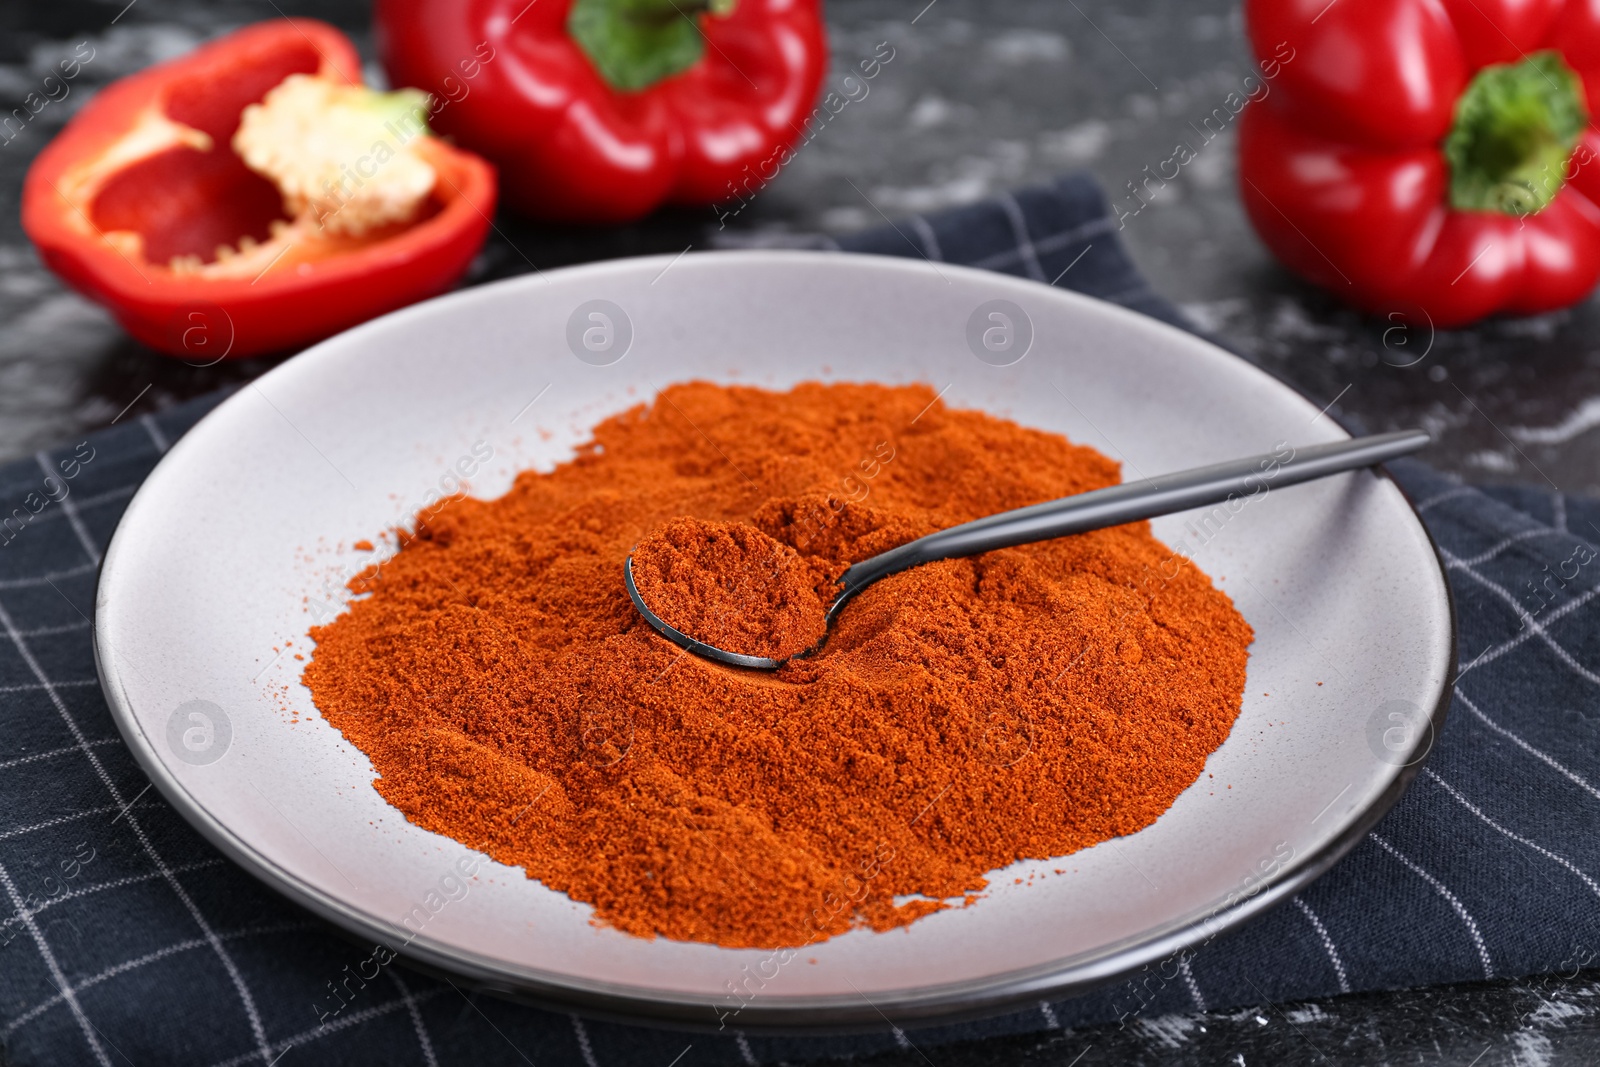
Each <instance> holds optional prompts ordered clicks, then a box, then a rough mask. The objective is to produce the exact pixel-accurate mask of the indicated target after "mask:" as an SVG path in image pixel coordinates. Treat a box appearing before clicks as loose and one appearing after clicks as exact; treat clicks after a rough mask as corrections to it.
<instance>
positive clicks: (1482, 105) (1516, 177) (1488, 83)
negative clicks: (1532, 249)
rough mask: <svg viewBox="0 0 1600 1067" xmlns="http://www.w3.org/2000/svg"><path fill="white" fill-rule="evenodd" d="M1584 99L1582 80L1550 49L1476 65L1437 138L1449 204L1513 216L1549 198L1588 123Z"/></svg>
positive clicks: (1526, 212) (1563, 178) (1557, 187)
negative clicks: (1448, 124) (1440, 138)
mask: <svg viewBox="0 0 1600 1067" xmlns="http://www.w3.org/2000/svg"><path fill="white" fill-rule="evenodd" d="M1583 100H1584V98H1583V83H1582V82H1581V80H1580V79H1579V78H1578V75H1577V74H1576V73H1574V72H1573V70H1572V68H1570V67H1568V66H1567V64H1566V63H1565V62H1563V61H1562V59H1561V56H1560V55H1559V54H1558V53H1556V52H1553V51H1546V52H1536V53H1534V54H1533V55H1531V56H1529V57H1527V58H1526V59H1524V60H1522V61H1521V62H1520V63H1498V64H1495V65H1493V66H1488V67H1484V68H1483V69H1482V70H1480V71H1479V72H1478V73H1477V75H1476V76H1475V77H1474V78H1473V79H1472V81H1471V82H1470V83H1468V85H1467V88H1466V91H1465V92H1463V93H1462V94H1461V98H1460V99H1459V100H1457V101H1456V114H1455V122H1454V124H1453V125H1452V126H1451V128H1450V132H1449V134H1447V135H1446V136H1445V139H1444V143H1443V144H1442V145H1441V149H1442V151H1443V152H1444V157H1445V160H1446V162H1447V163H1448V164H1449V166H1450V206H1451V207H1453V208H1455V209H1456V210H1458V211H1497V212H1500V213H1502V214H1506V215H1513V216H1521V215H1531V214H1534V213H1535V212H1538V211H1541V210H1543V209H1544V208H1545V207H1547V206H1549V204H1550V202H1551V201H1552V200H1554V199H1555V198H1556V194H1557V193H1559V192H1560V191H1561V187H1562V186H1563V185H1565V184H1566V179H1567V177H1568V175H1567V173H1566V171H1567V163H1568V160H1569V159H1570V158H1571V156H1572V149H1573V146H1574V145H1576V144H1577V141H1578V136H1579V135H1580V134H1581V133H1582V132H1583V130H1584V128H1585V127H1586V126H1588V124H1589V115H1588V111H1587V110H1586V109H1585V107H1584V102H1583Z"/></svg>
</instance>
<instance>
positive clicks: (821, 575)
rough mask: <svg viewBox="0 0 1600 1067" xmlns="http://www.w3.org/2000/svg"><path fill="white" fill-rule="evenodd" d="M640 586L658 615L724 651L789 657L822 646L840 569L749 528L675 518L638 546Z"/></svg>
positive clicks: (635, 557)
mask: <svg viewBox="0 0 1600 1067" xmlns="http://www.w3.org/2000/svg"><path fill="white" fill-rule="evenodd" d="M630 558H631V560H632V568H633V584H634V587H635V588H637V589H638V590H639V596H640V598H641V599H643V600H644V602H645V604H646V606H648V607H649V608H650V610H651V611H653V612H655V614H656V616H657V617H658V618H660V619H661V621H663V622H665V623H666V624H667V625H668V626H671V627H672V628H673V629H674V630H677V631H678V632H679V633H682V634H686V635H688V636H689V637H692V638H694V639H695V640H696V641H700V642H702V643H704V644H708V645H711V646H712V647H714V648H720V649H721V650H722V651H724V652H737V653H740V654H742V655H746V656H764V657H766V658H767V659H778V660H782V659H788V658H789V657H790V656H793V655H796V654H797V653H800V652H804V651H805V650H806V649H808V648H810V647H812V646H813V645H815V644H816V643H817V642H818V641H820V640H822V635H823V634H824V633H826V632H827V629H828V619H827V614H828V604H829V603H831V602H832V598H833V595H834V593H835V592H836V591H837V589H836V587H834V586H833V577H834V575H833V574H832V573H830V572H831V571H836V570H837V569H838V568H836V567H828V566H824V565H823V564H822V563H821V562H820V561H819V560H816V559H814V558H808V557H805V556H802V555H800V553H798V552H796V551H795V550H794V549H793V548H790V547H789V546H788V545H785V544H783V543H782V542H779V541H776V540H774V539H773V538H771V537H768V536H767V535H766V534H764V533H762V532H761V531H760V530H758V529H756V528H755V527H754V526H751V525H749V524H748V523H742V522H711V521H708V520H706V519H688V518H682V519H673V520H672V521H671V522H667V523H664V524H662V525H661V526H658V527H657V528H656V529H654V530H652V531H651V532H650V533H649V534H647V535H646V536H645V537H644V538H643V539H641V540H640V541H639V543H638V544H637V545H636V546H634V549H633V554H632V556H631V557H630Z"/></svg>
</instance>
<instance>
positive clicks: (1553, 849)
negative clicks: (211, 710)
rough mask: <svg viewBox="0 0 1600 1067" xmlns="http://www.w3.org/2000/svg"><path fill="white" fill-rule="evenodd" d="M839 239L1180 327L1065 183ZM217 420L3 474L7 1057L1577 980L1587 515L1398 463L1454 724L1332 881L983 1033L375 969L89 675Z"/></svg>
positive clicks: (1596, 902) (242, 1049) (863, 1049)
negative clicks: (143, 520)
mask: <svg viewBox="0 0 1600 1067" xmlns="http://www.w3.org/2000/svg"><path fill="white" fill-rule="evenodd" d="M839 244H840V245H841V246H842V247H845V248H849V249H853V250H858V251H868V252H877V253H882V254H886V255H900V256H912V255H915V256H926V257H928V258H930V259H939V260H945V261H950V262H956V263H966V264H973V265H977V266H980V267H988V268H990V269H993V270H998V271H1003V272H1005V273H1008V274H1015V275H1020V276H1023V277H1029V278H1033V279H1034V280H1036V281H1038V282H1040V283H1045V284H1050V283H1053V284H1056V285H1061V286H1064V287H1069V288H1072V289H1076V290H1079V291H1080V292H1084V293H1088V294H1090V295H1093V296H1097V297H1101V298H1104V299H1107V300H1112V301H1115V302H1117V303H1120V304H1124V305H1126V306H1128V307H1132V308H1136V309H1138V310H1140V311H1143V312H1145V313H1147V314H1150V315H1153V316H1155V317H1157V318H1161V319H1164V320H1166V321H1168V322H1173V323H1177V324H1179V325H1185V324H1184V322H1183V319H1182V316H1181V315H1180V314H1179V313H1178V312H1177V310H1176V309H1175V308H1173V307H1172V306H1171V305H1170V304H1168V303H1167V302H1165V301H1163V300H1162V299H1160V298H1159V297H1158V296H1157V295H1156V294H1154V293H1152V292H1151V291H1150V289H1149V288H1148V287H1147V286H1146V285H1145V284H1144V282H1143V281H1142V279H1141V278H1140V277H1139V275H1138V274H1137V273H1136V272H1135V271H1134V269H1133V267H1132V265H1131V264H1130V263H1129V261H1128V259H1127V258H1126V256H1125V255H1124V253H1123V250H1122V247H1121V245H1120V243H1119V242H1118V239H1117V235H1116V233H1115V226H1114V224H1113V223H1112V222H1111V221H1110V220H1109V219H1108V218H1107V216H1106V213H1105V204H1104V201H1103V199H1102V198H1101V195H1100V193H1099V191H1098V189H1097V188H1096V187H1095V186H1094V184H1093V183H1092V182H1090V181H1088V180H1087V179H1084V178H1069V179H1066V180H1064V181H1062V182H1060V183H1058V184H1056V185H1054V186H1051V187H1048V188H1038V189H1029V190H1025V191H1022V192H1019V193H1017V194H1015V195H1014V196H1004V197H1001V198H998V199H995V200H990V201H987V202H984V203H982V204H978V205H976V206H972V207H968V208H962V209H959V210H955V211H950V212H947V213H945V214H942V215H939V216H935V217H933V218H928V219H921V218H915V217H913V218H911V219H907V220H903V221H901V222H899V223H897V224H896V225H895V226H892V227H888V228H884V229H879V230H875V231H872V232H870V233H866V234H863V235H861V236H858V237H855V238H851V239H848V240H845V241H842V242H839ZM217 399H218V398H215V397H212V398H206V399H203V400H199V401H195V402H193V403H190V404H187V405H185V406H183V407H180V408H176V409H173V410H170V411H167V412H165V413H163V414H161V415H156V416H140V417H138V418H130V419H127V420H124V421H123V422H122V423H121V424H120V425H116V426H114V427H112V428H111V429H108V430H105V431H102V432H99V433H96V434H93V435H91V436H90V437H89V438H88V440H86V441H84V442H81V443H80V442H69V443H67V444H65V445H63V446H61V447H60V448H56V449H52V450H50V451H48V452H41V453H40V454H39V455H38V456H37V457H35V458H34V459H32V460H27V461H21V462H16V463H11V464H8V465H6V466H4V467H0V630H3V631H4V635H3V636H4V640H0V1048H3V1059H4V1061H5V1062H7V1063H15V1064H19V1065H36V1064H37V1065H56V1064H76V1063H98V1064H102V1065H106V1067H109V1065H112V1064H140V1065H143V1064H153V1065H164V1067H178V1065H188V1064H195V1065H213V1067H223V1065H230V1064H247V1063H258V1064H262V1065H267V1064H272V1063H275V1062H281V1063H282V1064H284V1065H285V1067H293V1065H296V1064H312V1063H325V1064H381V1065H385V1067H393V1065H398V1064H426V1065H429V1067H432V1065H436V1064H469V1063H470V1064H522V1063H530V1064H539V1065H540V1067H546V1065H552V1064H575V1065H582V1067H602V1065H604V1067H610V1065H613V1064H625V1065H635V1064H642V1065H653V1067H669V1065H675V1067H695V1065H701V1064H769V1063H777V1062H779V1061H786V1062H790V1063H793V1062H797V1061H804V1060H808V1059H817V1058H822V1057H826V1056H859V1055H865V1054H868V1053H871V1052H874V1051H878V1050H884V1049H892V1048H895V1047H897V1046H899V1047H910V1045H911V1044H912V1043H914V1044H915V1046H916V1047H918V1048H919V1049H926V1048H928V1047H930V1046H932V1045H934V1044H938V1043H942V1042H948V1041H952V1040H957V1039H971V1038H976V1037H982V1036H984V1035H988V1034H997V1033H1005V1032H1018V1031H1024V1030H1040V1029H1046V1028H1060V1027H1071V1026H1077V1025H1082V1024H1089V1023H1099V1022H1108V1021H1115V1020H1117V1019H1119V1018H1120V1019H1122V1020H1124V1021H1127V1020H1130V1019H1149V1018H1154V1017H1156V1016H1159V1015H1161V1014H1163V1013H1170V1012H1180V1011H1192V1010H1194V1009H1205V1008H1223V1007H1229V1006H1236V1005H1243V1004H1261V1003H1263V1002H1268V1001H1274V1000H1287V999H1296V998H1304V997H1314V996H1322V995H1326V994H1333V993H1339V992H1346V991H1351V990H1373V989H1384V988H1396V987H1402V986H1409V985H1419V984H1423V983H1436V982H1455V981H1463V980H1472V979H1480V978H1495V977H1503V976H1512V975H1521V974H1530V973H1536V972H1547V971H1553V970H1558V969H1563V970H1570V969H1575V968H1578V967H1583V966H1594V965H1595V961H1596V959H1597V957H1600V615H1597V612H1596V609H1595V607H1594V606H1593V605H1592V604H1591V601H1593V600H1594V599H1595V597H1596V594H1597V593H1600V564H1597V563H1596V562H1595V560H1596V553H1597V551H1600V548H1597V546H1600V525H1597V524H1600V502H1597V501H1594V500H1589V499H1584V498H1578V497H1571V496H1563V495H1560V494H1555V493H1547V492H1543V491H1537V490H1524V489H1478V488H1474V487H1471V486H1466V485H1461V484H1458V483H1455V482H1452V481H1450V480H1448V479H1446V478H1444V477H1443V476H1441V475H1439V474H1437V473H1435V472H1433V471H1431V470H1429V469H1428V468H1427V467H1425V466H1423V465H1421V464H1418V463H1402V464H1399V465H1397V466H1396V468H1395V473H1396V474H1397V476H1398V477H1399V478H1400V479H1401V480H1402V482H1403V483H1404V485H1405V487H1406V488H1407V490H1408V491H1409V492H1410V493H1411V494H1412V497H1413V499H1415V500H1416V501H1417V502H1418V504H1419V508H1420V510H1421V511H1422V513H1423V515H1424V517H1425V519H1426V520H1427V523H1428V526H1429V528H1430V529H1431V530H1432V532H1433V535H1434V537H1435V538H1436V539H1437V540H1438V542H1439V544H1440V546H1441V547H1442V549H1443V551H1444V553H1445V559H1446V560H1447V562H1448V565H1449V573H1450V580H1451V584H1452V586H1453V588H1454V590H1455V596H1456V605H1457V610H1458V612H1459V614H1460V624H1461V647H1460V655H1461V663H1462V668H1461V673H1460V678H1459V680H1458V683H1457V685H1456V691H1455V705H1454V708H1453V710H1452V712H1451V715H1450V721H1449V725H1448V727H1447V728H1446V729H1445V730H1444V731H1443V732H1442V734H1441V736H1440V737H1439V738H1438V739H1437V742H1436V746H1435V749H1434V752H1433V755H1432V758H1431V759H1430V760H1429V761H1428V764H1427V766H1426V768H1425V769H1424V771H1423V772H1422V774H1421V775H1420V777H1419V778H1418V779H1417V781H1416V782H1415V784H1414V785H1413V786H1412V788H1411V790H1410V791H1409V792H1408V793H1407V794H1406V795H1405V797H1404V798H1403V799H1402V800H1401V802H1400V803H1399V805H1398V806H1396V808H1395V809H1394V810H1393V812H1391V813H1390V814H1389V816H1388V817H1387V818H1385V819H1384V820H1383V821H1382V823H1381V824H1380V825H1379V826H1378V828H1377V830H1376V832H1374V833H1372V834H1371V835H1370V836H1369V837H1367V839H1366V840H1365V841H1363V842H1362V843H1361V844H1360V845H1359V846H1358V847H1357V848H1356V849H1355V850H1354V852H1352V853H1351V854H1350V855H1349V856H1348V857H1347V858H1346V859H1345V860H1343V861H1342V862H1341V863H1339V864H1338V865H1337V866H1336V867H1335V868H1334V869H1333V870H1332V871H1331V872H1330V873H1329V874H1328V875H1326V876H1325V877H1323V878H1322V879H1321V880H1319V881H1317V882H1316V883H1314V884H1313V885H1312V886H1311V887H1310V888H1309V889H1307V890H1306V891H1305V892H1303V893H1302V894H1300V896H1299V897H1298V898H1296V899H1294V900H1292V901H1290V902H1289V903H1287V904H1285V905H1283V906H1281V907H1279V908H1277V909H1276V910H1274V911H1272V912H1270V913H1269V914H1267V915H1265V916H1264V917H1262V918H1260V919H1258V920H1256V921H1254V922H1251V923H1249V924H1247V925H1246V926H1245V927H1244V928H1243V929H1241V930H1238V931H1236V932H1234V933H1231V934H1228V935H1225V936H1222V937H1219V938H1217V939H1216V940H1214V941H1212V942H1210V943H1208V944H1206V945H1204V946H1203V947H1201V948H1200V949H1199V950H1198V951H1196V952H1194V953H1192V954H1190V955H1185V956H1183V957H1181V958H1177V959H1173V960H1170V961H1167V963H1165V964H1163V965H1160V966H1156V967H1152V968H1150V969H1149V970H1147V971H1146V972H1144V973H1143V974H1141V975H1137V976H1135V977H1134V978H1133V979H1131V980H1125V981H1122V982H1119V983H1116V984H1113V985H1110V986H1107V987H1104V988H1103V989H1101V990H1099V991H1097V992H1095V993H1092V994H1090V995H1088V996H1083V997H1078V998H1075V999H1072V1000H1067V1001H1061V1002H1052V1003H1040V1004H1038V1005H1034V1006H1031V1007H1029V1008H1027V1009H1026V1010H1023V1011H1020V1012H1017V1013H1015V1014H1012V1015H1008V1016H1004V1017H1002V1018H998V1019H993V1020H990V1021H988V1022H984V1023H975V1024H964V1025H959V1026H950V1027H942V1028H935V1029H924V1030H914V1031H910V1032H907V1033H902V1032H900V1031H894V1030H888V1029H887V1028H886V1029H885V1032H883V1033H881V1034H876V1035H866V1036H861V1035H857V1036H849V1037H836V1038H825V1037H818V1038H771V1037H757V1036H744V1035H740V1034H736V1033H731V1032H724V1033H721V1034H710V1033H705V1034H697V1033H684V1032H676V1031H664V1030H657V1029H651V1028H644V1027H630V1026H623V1025H618V1024H615V1023H605V1022H597V1021H593V1020H581V1019H579V1018H577V1017H574V1016H571V1015H566V1014H563V1013H559V1012H552V1011H541V1010H538V1009H534V1008H529V1007H525V1006H521V1005H517V1004H512V1003H508V1002H506V1001H503V1000H498V999H495V998H493V997H488V996H480V995H476V994H473V993H471V992H469V991H466V990H465V989H463V988H459V987H458V986H456V985H452V984H451V983H449V982H447V981H443V980H438V979H433V978H428V977H425V976H423V975H420V974H417V973H415V972H412V971H410V970H406V969H403V968H401V967H398V966H387V967H382V968H377V967H373V966H372V965H371V964H370V959H371V957H372V946H370V945H367V946H363V945H358V944H355V943H352V942H350V941H346V940H345V939H344V938H343V937H341V936H339V935H337V934H335V933H334V932H332V931H331V930H330V928H329V927H327V926H326V925H325V924H323V923H321V922H319V921H317V920H315V919H313V918H312V917H311V916H309V915H308V914H307V913H305V912H303V911H301V910H300V909H298V908H296V907H294V906H292V905H290V904H289V903H287V902H286V901H284V900H283V899H281V898H280V897H278V896H277V895H275V894H274V893H272V892H271V891H269V890H267V889H266V888H264V887H263V886H262V885H261V884H260V883H258V882H257V881H256V880H255V879H254V878H252V877H251V876H250V875H248V874H246V873H244V871H242V870H240V869H239V868H237V867H235V866H234V865H232V864H231V863H229V862H228V861H226V860H224V859H223V858H222V857H221V856H220V855H219V854H218V853H217V852H216V850H214V849H213V848H212V847H211V846H210V845H208V844H206V843H205V841H203V840H202V839H201V838H200V837H199V836H198V835H197V834H196V833H195V832H194V831H193V830H191V829H190V828H189V826H188V824H186V823H185V822H184V821H183V819H182V818H180V817H179V816H178V815H177V814H176V813H175V812H174V811H173V810H172V809H171V808H170V807H169V806H168V805H167V804H166V802H165V801H163V800H162V798H161V796H160V795H159V794H158V793H156V792H155V791H154V790H152V789H150V786H149V783H148V781H147V780H146V778H145V776H144V775H143V774H142V773H141V772H140V770H139V768H138V767H137V766H136V765H135V763H134V761H133V759H132V757H131V756H130V755H129V753H128V751H127V749H126V747H125V746H124V745H123V743H122V740H121V738H120V737H119V736H118V733H117V730H116V727H115V726H114V725H113V724H112V722H111V717H110V715H109V713H108V712H107V709H106V705H105V702H104V700H103V699H102V698H101V696H100V690H99V686H98V683H97V682H96V680H95V667H94V657H93V650H92V641H91V635H90V622H89V615H90V613H91V606H92V604H93V602H94V589H95V578H96V571H97V567H98V564H99V562H100V555H101V552H102V551H103V550H104V548H105V545H106V543H107V541H108V540H109V538H110V536H111V532H112V529H113V528H114V527H115V526H116V523H117V519H118V517H119V516H120V515H121V513H122V510H123V508H124V507H125V506H126V505H127V502H128V499H129V497H130V496H132V494H133V491H134V489H135V487H137V486H138V484H139V483H140V481H141V480H142V479H143V478H144V477H145V475H147V474H148V473H149V472H150V469H151V468H152V467H153V466H154V465H155V463H156V462H157V460H159V459H160V457H161V454H162V453H163V452H165V451H166V449H167V448H168V446H169V445H170V444H171V442H172V441H173V440H175V439H176V438H177V437H178V436H179V435H181V434H182V433H183V432H184V431H185V430H187V429H188V428H189V427H190V426H191V425H193V423H194V422H195V421H196V420H198V419H199V418H200V417H201V416H202V415H203V414H204V413H205V412H206V411H207V410H209V409H210V408H211V407H212V406H213V405H214V404H215V403H216V402H217ZM357 972H359V973H360V974H362V975H366V974H373V973H374V972H376V973H375V976H374V977H372V978H370V980H367V981H364V982H363V981H361V980H360V979H358V980H357V981H356V982H355V983H354V984H346V985H345V986H344V988H346V989H353V990H354V995H353V998H352V999H349V1001H348V1003H346V1004H345V1005H344V1007H343V1009H342V1010H341V1011H340V1012H339V1013H338V1014H337V1015H332V1016H330V1017H327V1018H321V1019H320V1020H319V1015H320V1014H321V1013H322V1012H324V1011H326V1008H327V1005H328V1004H330V1003H332V1000H331V995H330V992H329V990H330V988H331V986H332V984H335V983H344V982H347V979H348V977H349V976H350V975H351V974H353V973H357ZM319 1006H320V1007H319ZM675 1057H681V1058H676V1059H675Z"/></svg>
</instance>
